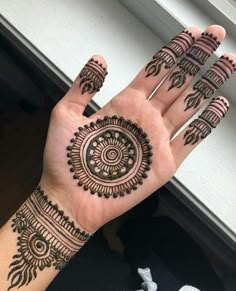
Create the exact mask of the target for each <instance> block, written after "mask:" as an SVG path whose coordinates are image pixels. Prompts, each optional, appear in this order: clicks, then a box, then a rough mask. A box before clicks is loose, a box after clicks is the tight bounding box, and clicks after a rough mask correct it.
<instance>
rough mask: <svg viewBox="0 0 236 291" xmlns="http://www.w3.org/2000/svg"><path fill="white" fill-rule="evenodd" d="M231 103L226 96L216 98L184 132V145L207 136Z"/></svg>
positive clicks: (194, 142)
mask: <svg viewBox="0 0 236 291" xmlns="http://www.w3.org/2000/svg"><path fill="white" fill-rule="evenodd" d="M228 109H229V105H228V103H227V102H226V100H225V99H224V98H221V97H217V98H214V99H213V100H212V101H211V103H210V104H209V105H208V106H207V108H206V109H205V110H204V111H203V112H202V114H201V115H200V116H199V117H198V118H197V119H195V120H193V121H192V122H191V123H190V124H189V126H188V130H186V132H185V134H184V140H185V142H184V145H187V144H192V145H194V144H196V143H197V142H199V141H200V140H201V139H204V138H206V137H207V136H208V135H209V134H210V133H211V131H212V128H215V127H216V126H217V125H218V124H219V123H220V121H221V119H222V118H223V117H224V116H225V114H226V112H227V111H228Z"/></svg>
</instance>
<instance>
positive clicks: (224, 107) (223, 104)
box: [210, 96, 229, 117]
mask: <svg viewBox="0 0 236 291" xmlns="http://www.w3.org/2000/svg"><path fill="white" fill-rule="evenodd" d="M210 104H214V105H215V106H216V107H218V108H220V109H221V111H222V117H224V116H225V114H226V113H227V111H228V110H229V101H228V100H227V98H225V97H224V96H217V97H215V98H213V99H212V101H211V103H210Z"/></svg>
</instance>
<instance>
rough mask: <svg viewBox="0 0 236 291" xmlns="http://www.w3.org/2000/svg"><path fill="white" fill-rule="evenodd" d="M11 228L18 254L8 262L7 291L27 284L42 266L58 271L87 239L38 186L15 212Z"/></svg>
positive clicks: (86, 235) (87, 236) (42, 268)
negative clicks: (15, 239) (9, 263)
mask: <svg viewBox="0 0 236 291" xmlns="http://www.w3.org/2000/svg"><path fill="white" fill-rule="evenodd" d="M12 229H13V231H14V232H17V233H18V234H19V236H18V238H17V240H18V242H17V246H18V250H17V251H18V253H17V254H16V255H15V256H14V257H13V262H12V263H11V265H10V272H9V274H8V280H9V281H10V282H11V285H10V287H9V288H8V290H10V289H12V288H15V287H17V288H20V287H22V286H27V285H28V284H29V283H30V282H31V281H32V280H34V279H35V278H36V277H37V273H38V271H43V270H44V269H45V268H50V267H54V268H55V269H56V270H61V269H62V268H63V267H64V266H65V265H66V264H67V263H68V262H69V260H70V259H71V257H72V256H73V255H74V254H75V253H76V252H77V251H78V250H79V249H80V248H81V247H82V246H83V245H84V244H85V242H86V241H87V240H88V239H89V235H88V234H87V233H85V232H84V231H81V230H80V229H79V228H76V227H75V225H74V223H73V222H71V221H69V217H66V216H64V213H63V211H60V210H58V206H57V205H54V204H52V202H51V201H48V198H47V196H46V195H44V193H43V191H42V190H41V188H40V187H38V188H37V189H36V190H35V191H34V193H33V194H32V195H31V196H30V197H29V198H28V200H27V201H26V202H25V203H24V204H23V206H22V207H21V208H20V210H19V211H17V213H16V217H15V218H14V219H13V224H12Z"/></svg>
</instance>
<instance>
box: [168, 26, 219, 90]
mask: <svg viewBox="0 0 236 291" xmlns="http://www.w3.org/2000/svg"><path fill="white" fill-rule="evenodd" d="M219 45H220V42H219V41H218V40H217V38H216V37H214V36H213V34H211V33H208V32H203V33H202V35H201V37H200V38H199V40H198V41H197V42H196V43H195V44H193V46H192V47H191V48H190V50H189V51H188V52H187V54H186V56H185V57H184V58H183V59H182V60H181V61H180V62H179V63H178V66H177V69H176V70H175V71H174V72H173V73H172V74H171V75H170V78H169V80H170V82H171V84H170V87H169V89H168V90H171V89H172V88H180V87H182V86H183V85H184V83H185V82H186V80H187V76H188V75H189V76H195V75H196V74H197V72H198V71H199V70H200V68H201V66H202V65H204V64H205V62H206V61H207V59H208V58H209V57H210V55H211V54H212V53H213V51H215V50H216V49H217V48H218V46H219Z"/></svg>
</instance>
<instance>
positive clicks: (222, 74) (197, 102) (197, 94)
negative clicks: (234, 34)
mask: <svg viewBox="0 0 236 291" xmlns="http://www.w3.org/2000/svg"><path fill="white" fill-rule="evenodd" d="M235 70H236V55H235V54H230V53H228V54H224V55H223V56H222V57H221V58H219V59H218V60H217V61H216V62H215V63H214V64H213V66H212V67H211V68H210V69H209V70H208V71H207V72H206V73H205V74H204V75H203V76H202V78H201V79H199V80H198V81H197V82H196V83H195V84H194V85H193V87H192V88H191V89H190V90H187V91H186V92H184V93H183V94H182V96H181V97H180V98H179V99H178V100H177V101H176V102H175V103H174V104H173V105H172V106H171V107H170V108H169V110H168V111H167V112H166V114H165V115H164V121H165V122H166V124H167V126H168V127H169V130H170V133H171V136H173V135H174V134H175V133H176V132H177V131H178V130H179V129H180V128H181V127H182V126H183V125H184V123H185V122H187V121H188V120H189V119H190V118H191V117H192V116H193V115H194V114H195V113H196V112H197V111H198V110H199V109H200V108H201V107H202V106H203V104H204V103H205V102H206V100H207V99H209V98H210V97H211V96H212V95H213V94H214V93H215V91H216V90H217V89H218V88H220V86H222V85H223V84H224V83H225V82H226V80H227V79H228V78H229V77H230V76H231V75H232V74H233V73H234V71H235Z"/></svg>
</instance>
